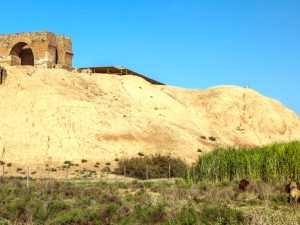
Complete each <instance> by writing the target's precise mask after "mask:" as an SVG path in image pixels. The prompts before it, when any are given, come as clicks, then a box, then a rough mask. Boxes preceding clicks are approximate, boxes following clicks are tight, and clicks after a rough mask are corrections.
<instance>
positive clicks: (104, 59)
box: [0, 0, 300, 115]
mask: <svg viewBox="0 0 300 225" xmlns="http://www.w3.org/2000/svg"><path fill="white" fill-rule="evenodd" d="M0 8H1V19H0V33H14V32H23V31H38V30H48V31H51V32H55V33H59V34H66V35H69V36H71V37H72V40H73V51H74V61H73V64H74V66H75V67H85V66H102V65H122V66H125V67H128V68H130V69H132V70H135V71H137V72H140V73H142V74H145V75H148V76H149V77H151V78H154V79H156V80H159V81H161V82H163V83H166V84H169V85H174V86H180V87H186V88H194V89H203V88H207V87H210V86H216V85H223V84H230V85H239V86H246V85H249V86H250V87H251V88H253V89H255V90H257V91H259V92H261V93H262V94H264V95H266V96H269V97H273V98H276V99H278V100H280V101H281V102H282V103H284V104H285V105H286V106H288V107H289V108H291V109H293V110H294V111H296V112H297V113H298V115H299V114H300V101H299V100H300V92H299V83H300V1H299V0H126V1H125V0H115V1H114V0H107V1H106V0H85V1H83V0H82V1H79V0H77V1H76V0H72V1H71V0H51V1H50V0H40V1H39V0H26V1H23V0H12V1H1V3H0Z"/></svg>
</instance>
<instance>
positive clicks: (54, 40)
mask: <svg viewBox="0 0 300 225" xmlns="http://www.w3.org/2000/svg"><path fill="white" fill-rule="evenodd" d="M25 49H26V50H25ZM24 51H27V53H28V52H29V51H30V52H31V51H32V55H33V60H32V61H33V62H34V65H35V66H44V67H48V68H52V67H62V68H72V57H73V53H72V41H71V38H69V37H67V36H64V35H55V34H54V33H51V32H47V31H42V32H28V33H16V34H4V35H0V64H4V65H21V64H22V65H29V64H30V63H29V62H31V60H30V58H28V57H30V54H27V53H26V54H25V53H24ZM30 52H29V53H30ZM25 55H26V57H27V58H22V57H23V56H25Z"/></svg>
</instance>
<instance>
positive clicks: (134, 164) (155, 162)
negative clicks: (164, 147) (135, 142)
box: [114, 154, 187, 179]
mask: <svg viewBox="0 0 300 225" xmlns="http://www.w3.org/2000/svg"><path fill="white" fill-rule="evenodd" d="M169 166H170V177H183V176H184V174H185V173H186V171H187V165H186V164H185V162H184V161H182V160H181V159H178V158H172V157H170V156H164V155H159V154H157V155H153V156H143V157H141V156H140V157H134V158H130V159H120V160H119V161H118V166H117V168H116V169H115V171H114V173H116V174H119V175H124V172H126V176H129V177H135V178H138V179H146V178H147V172H148V178H149V179H151V178H168V177H169ZM124 168H125V169H124Z"/></svg>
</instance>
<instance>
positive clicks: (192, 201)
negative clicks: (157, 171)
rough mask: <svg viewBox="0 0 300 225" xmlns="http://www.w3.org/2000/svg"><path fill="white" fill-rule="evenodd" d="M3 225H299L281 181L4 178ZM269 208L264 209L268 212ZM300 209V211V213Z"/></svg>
mask: <svg viewBox="0 0 300 225" xmlns="http://www.w3.org/2000/svg"><path fill="white" fill-rule="evenodd" d="M0 198H1V204H0V218H1V219H0V221H1V222H0V224H10V223H12V224H130V225H131V224H143V225H144V224H170V225H171V224H172V225H173V224H178V225H179V224H186V225H189V224H190V225H192V224H228V225H232V224H270V225H271V224H272V225H276V224H278V225H279V224H280V225H281V224H299V222H300V214H299V213H295V211H294V210H293V209H292V207H291V206H290V204H289V203H288V201H287V199H288V194H286V193H285V192H284V186H283V185H282V184H281V183H278V182H272V183H269V184H266V183H263V182H257V183H256V182H254V183H253V182H252V183H251V185H250V186H249V187H248V188H247V190H246V191H245V192H242V191H240V190H239V188H238V182H220V183H217V184H213V183H208V182H199V183H190V182H188V181H186V180H181V179H177V180H171V181H163V180H160V181H132V182H126V181H122V182H118V181H111V182H104V181H98V182H81V181H79V180H72V181H68V182H64V181H53V180H52V181H46V180H37V181H31V182H30V186H29V187H26V182H25V181H24V180H20V179H5V180H3V179H2V180H1V186H0ZM262 209H263V211H262ZM296 210H297V211H298V209H296Z"/></svg>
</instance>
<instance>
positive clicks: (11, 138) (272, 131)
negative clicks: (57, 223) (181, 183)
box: [0, 67, 300, 166]
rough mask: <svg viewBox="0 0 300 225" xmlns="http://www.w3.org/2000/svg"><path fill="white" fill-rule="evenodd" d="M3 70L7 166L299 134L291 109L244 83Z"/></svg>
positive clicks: (189, 150) (176, 152) (187, 152)
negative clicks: (190, 86)
mask: <svg viewBox="0 0 300 225" xmlns="http://www.w3.org/2000/svg"><path fill="white" fill-rule="evenodd" d="M6 69H7V70H8V77H7V79H6V83H5V84H4V85H1V86H0V99H1V108H0V118H1V119H0V154H1V155H0V159H1V160H2V161H5V162H12V163H13V164H14V165H17V164H22V165H23V164H24V165H25V164H26V165H27V164H28V165H41V166H44V165H45V164H62V163H63V162H64V161H66V160H70V161H72V162H74V163H80V161H81V160H82V159H86V160H88V162H89V163H91V164H94V163H95V162H99V163H100V164H102V165H104V164H105V163H106V162H110V163H112V164H113V163H114V160H115V158H122V157H131V156H137V153H139V152H142V153H144V154H155V153H163V154H171V155H173V156H175V157H177V156H179V157H181V158H183V159H185V160H186V161H187V162H193V161H194V160H195V159H196V158H197V156H198V155H199V154H203V153H205V152H206V151H209V150H211V149H213V148H214V147H216V146H257V145H265V144H269V143H272V142H279V141H289V140H296V139H300V119H299V116H298V115H296V114H295V113H294V112H292V111H291V110H289V109H287V108H286V107H284V106H283V105H282V104H281V103H280V102H278V101H276V100H274V99H270V98H267V97H264V96H262V95H260V94H259V93H257V92H255V91H254V90H251V89H247V88H242V87H235V86H219V87H213V88H209V89H207V90H187V89H183V88H177V87H170V86H156V85H151V84H150V83H148V82H147V81H145V80H143V79H142V78H139V77H134V76H117V75H106V74H86V73H75V72H68V71H65V70H60V69H44V68H34V67H6ZM199 151H202V153H199Z"/></svg>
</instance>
